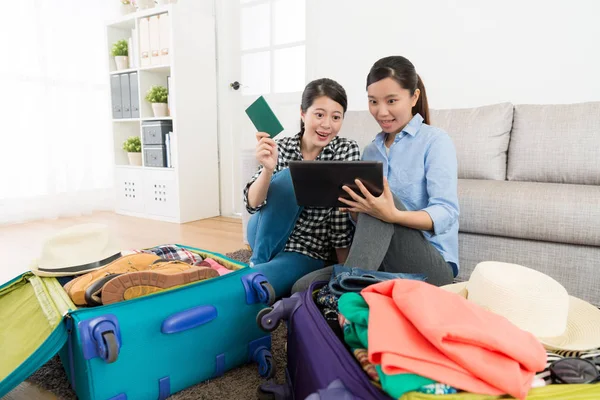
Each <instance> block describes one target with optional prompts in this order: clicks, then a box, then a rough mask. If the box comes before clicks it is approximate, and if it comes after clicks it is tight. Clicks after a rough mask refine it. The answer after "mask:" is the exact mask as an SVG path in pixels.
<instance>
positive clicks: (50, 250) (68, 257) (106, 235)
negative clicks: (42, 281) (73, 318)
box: [31, 224, 121, 276]
mask: <svg viewBox="0 0 600 400" xmlns="http://www.w3.org/2000/svg"><path fill="white" fill-rule="evenodd" d="M119 257H121V251H120V250H119V248H118V247H117V244H116V240H115V238H114V237H113V235H112V234H111V232H110V230H109V229H108V226H106V225H104V224H80V225H74V226H71V227H68V228H65V229H62V230H59V231H58V232H56V233H54V234H53V235H51V236H50V237H49V238H48V239H46V241H45V242H44V244H43V245H42V252H41V254H40V257H39V259H37V260H34V262H33V263H32V266H31V271H32V272H33V273H35V274H36V275H38V276H73V275H80V274H84V273H86V272H89V271H93V270H96V269H99V268H102V267H104V266H106V265H108V264H110V263H111V262H113V261H115V260H116V259H118V258H119Z"/></svg>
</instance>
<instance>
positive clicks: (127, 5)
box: [120, 0, 135, 15]
mask: <svg viewBox="0 0 600 400" xmlns="http://www.w3.org/2000/svg"><path fill="white" fill-rule="evenodd" d="M120 1H121V15H126V14H129V13H132V12H135V5H133V2H132V1H131V0H120Z"/></svg>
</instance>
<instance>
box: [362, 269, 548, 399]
mask: <svg viewBox="0 0 600 400" xmlns="http://www.w3.org/2000/svg"><path fill="white" fill-rule="evenodd" d="M361 294H362V296H363V297H364V299H365V301H366V302H367V304H368V305H369V312H370V314H369V328H368V334H369V360H370V361H371V362H372V363H374V364H381V366H382V369H383V372H385V373H387V374H397V373H407V372H410V373H415V374H418V375H421V376H424V377H427V378H430V379H433V380H435V381H438V382H441V383H446V384H448V385H450V386H453V387H455V388H458V389H462V390H466V391H469V392H474V393H482V394H490V395H499V394H504V393H508V394H510V395H512V396H514V397H517V398H520V399H524V398H525V397H526V396H527V392H528V391H529V389H530V388H531V382H532V380H533V376H534V374H535V372H536V371H541V370H543V369H544V368H545V366H546V351H545V350H544V347H543V346H542V345H541V343H540V342H539V341H538V340H537V339H536V338H535V337H534V336H533V335H532V334H530V333H528V332H525V331H523V330H521V329H519V328H517V327H516V326H514V325H513V324H512V323H511V322H509V321H508V320H507V319H506V318H504V317H501V316H499V315H497V314H494V313H492V312H490V311H487V310H484V309H483V308H481V307H479V306H478V305H476V304H474V303H472V302H469V301H468V300H466V299H464V298H463V297H461V296H459V295H457V294H455V293H450V292H448V291H445V290H443V289H440V288H438V287H435V286H433V285H431V284H428V283H425V282H419V281H413V280H404V279H394V280H390V281H386V282H382V283H378V284H376V285H372V286H369V287H367V288H366V289H364V290H363V291H362V292H361Z"/></svg>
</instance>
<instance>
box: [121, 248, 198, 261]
mask: <svg viewBox="0 0 600 400" xmlns="http://www.w3.org/2000/svg"><path fill="white" fill-rule="evenodd" d="M127 253H146V254H156V255H157V256H159V257H160V258H162V259H164V260H179V261H183V262H185V263H188V264H192V265H198V264H200V263H201V262H202V257H201V256H200V254H196V253H193V252H191V251H189V250H188V249H186V248H184V247H181V246H177V245H175V244H165V245H160V246H155V247H152V248H150V249H145V250H131V251H127V252H124V253H123V254H127Z"/></svg>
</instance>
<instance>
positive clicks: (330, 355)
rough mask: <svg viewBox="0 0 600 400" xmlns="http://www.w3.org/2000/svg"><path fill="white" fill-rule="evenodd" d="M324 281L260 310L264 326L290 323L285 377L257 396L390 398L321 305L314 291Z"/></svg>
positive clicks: (262, 388)
mask: <svg viewBox="0 0 600 400" xmlns="http://www.w3.org/2000/svg"><path fill="white" fill-rule="evenodd" d="M324 284H325V282H316V283H313V284H312V285H311V286H310V288H309V289H308V290H307V291H305V292H301V293H296V294H294V295H293V296H291V297H289V298H285V299H281V300H279V301H277V302H276V303H275V304H274V305H273V307H272V308H271V307H268V308H265V309H263V310H261V312H260V313H259V314H258V316H257V322H258V324H259V326H260V327H261V328H262V329H265V330H266V331H273V330H275V329H276V328H277V326H278V325H279V323H280V321H281V320H282V319H283V320H286V321H287V327H288V337H287V368H286V378H287V383H286V384H285V385H275V384H272V383H267V384H264V385H261V386H260V388H259V389H258V394H259V398H261V399H269V398H270V399H276V400H284V399H286V400H287V399H295V400H304V399H306V398H307V397H309V396H311V397H309V399H311V400H312V399H315V400H317V399H321V400H325V399H327V400H330V399H335V400H346V399H348V400H350V399H357V400H358V399H360V400H378V399H381V400H390V399H391V397H389V396H387V395H386V394H385V393H383V392H382V391H380V390H379V389H377V388H376V387H375V386H374V385H373V384H372V383H371V382H370V381H369V378H368V376H367V374H366V373H365V372H363V370H362V368H361V367H360V365H359V364H358V361H357V360H356V359H355V358H354V356H353V355H352V354H351V353H350V352H349V351H348V350H347V348H346V347H345V345H344V344H343V343H342V342H341V341H340V339H338V337H337V336H336V334H335V333H334V332H333V331H332V330H331V328H330V327H329V325H328V324H327V321H326V320H325V318H324V317H323V316H322V314H321V312H320V311H319V309H318V307H317V305H316V303H315V302H314V300H313V297H312V293H313V291H314V290H316V289H319V288H320V287H322V286H323V285H324Z"/></svg>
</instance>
